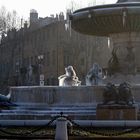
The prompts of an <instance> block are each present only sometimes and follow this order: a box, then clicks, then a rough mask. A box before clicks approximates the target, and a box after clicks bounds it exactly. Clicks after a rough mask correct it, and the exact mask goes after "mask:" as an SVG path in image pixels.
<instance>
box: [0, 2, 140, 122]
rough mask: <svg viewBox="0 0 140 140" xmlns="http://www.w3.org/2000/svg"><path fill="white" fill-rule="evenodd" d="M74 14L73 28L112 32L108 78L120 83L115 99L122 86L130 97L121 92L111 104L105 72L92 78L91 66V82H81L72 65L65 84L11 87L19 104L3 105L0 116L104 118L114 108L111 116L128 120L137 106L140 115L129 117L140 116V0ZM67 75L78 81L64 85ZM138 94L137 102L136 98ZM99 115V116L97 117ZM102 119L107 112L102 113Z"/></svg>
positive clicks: (1, 118)
mask: <svg viewBox="0 0 140 140" xmlns="http://www.w3.org/2000/svg"><path fill="white" fill-rule="evenodd" d="M70 19H71V25H72V28H73V29H74V30H76V31H78V32H80V33H83V34H88V35H97V36H107V37H109V38H110V40H111V41H112V44H113V50H112V57H111V58H110V60H109V62H108V76H107V78H106V79H105V82H104V83H105V84H107V83H108V82H110V83H111V84H112V83H113V84H115V85H114V86H115V88H116V89H117V90H116V95H113V96H111V97H112V99H113V100H114V99H115V98H116V97H117V95H120V94H122V92H120V91H125V93H126V94H127V95H129V96H128V98H127V97H126V96H124V97H123V96H119V97H122V98H120V100H119V104H118V102H117V101H115V103H113V106H111V107H110V106H109V105H110V101H108V99H107V98H106V97H107V96H108V95H109V94H110V89H108V90H106V92H105V89H106V88H107V85H105V84H103V82H102V81H101V80H102V79H101V78H102V77H100V79H98V78H99V77H98V76H99V75H100V73H97V75H96V76H95V79H94V80H95V81H94V84H92V83H91V81H89V79H88V78H90V77H88V76H90V71H89V73H88V75H87V81H88V82H89V84H87V85H80V86H77V85H79V84H80V81H79V80H78V77H77V76H76V74H74V75H69V74H68V73H67V71H66V74H64V75H63V76H62V77H59V79H60V86H25V87H24V86H22V87H11V89H10V91H11V95H12V96H11V101H12V102H13V103H14V104H16V105H17V106H16V107H14V108H13V109H12V110H1V113H0V120H3V119H4V120H6V119H7V120H9V119H10V120H49V119H51V117H52V116H54V115H58V114H59V113H60V112H63V114H64V115H68V116H69V117H71V118H72V119H74V120H86V121H89V120H96V119H100V114H102V113H103V112H107V114H110V115H109V116H107V119H120V120H124V119H126V118H125V117H123V115H124V114H125V116H127V115H128V116H130V113H131V112H133V114H135V115H133V116H132V117H131V116H130V117H129V118H128V119H131V120H136V119H140V118H139V110H138V108H137V106H135V103H136V104H137V105H139V104H140V94H139V91H140V86H139V82H140V76H139V75H138V74H137V63H138V61H139V60H138V56H137V55H136V54H137V52H139V44H140V26H139V24H140V0H133V1H132V0H125V1H123V0H119V1H118V2H117V3H116V4H109V5H100V6H94V7H87V8H84V9H80V10H77V11H75V12H74V13H73V14H72V15H71V16H70ZM71 68H72V67H71ZM93 69H94V68H93ZM91 71H92V70H91ZM94 72H95V71H94ZM98 74H99V75H98ZM73 76H74V77H73ZM63 78H64V79H63ZM66 78H68V79H69V78H70V81H72V82H76V83H74V86H73V83H70V84H68V86H62V85H63V84H61V80H65V79H66ZM73 80H74V81H73ZM97 80H99V81H98V83H97ZM124 82H130V84H131V85H132V87H131V88H130V90H129V88H128V87H129V86H127V84H126V83H124ZM118 84H119V85H120V86H119V87H118ZM75 85H76V86H75ZM109 87H110V86H109ZM130 91H131V92H130ZM130 93H132V94H133V95H131V94H130ZM113 94H114V92H113ZM122 95H124V94H122ZM133 96H134V99H135V103H134V102H132V104H131V101H130V100H132V99H133ZM129 97H130V98H129ZM125 101H128V102H129V101H130V105H129V103H128V104H127V102H126V103H124V105H120V102H125ZM104 103H105V105H104ZM108 104H109V105H108ZM116 106H117V109H116ZM114 107H115V109H116V111H114ZM110 108H111V111H110V110H109V109H110ZM118 109H119V110H118ZM131 114H132V113H131ZM97 116H99V118H96V117H97ZM116 116H119V118H117V117H116ZM109 117H110V118H109ZM101 119H106V118H104V117H103V116H101ZM0 122H1V123H2V121H0ZM89 124H91V123H89Z"/></svg>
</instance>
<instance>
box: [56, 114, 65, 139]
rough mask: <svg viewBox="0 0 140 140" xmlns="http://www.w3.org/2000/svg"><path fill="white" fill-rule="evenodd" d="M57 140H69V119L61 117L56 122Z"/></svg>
mask: <svg viewBox="0 0 140 140" xmlns="http://www.w3.org/2000/svg"><path fill="white" fill-rule="evenodd" d="M55 140H68V131H67V119H66V118H63V117H60V118H58V119H57V121H56V132H55Z"/></svg>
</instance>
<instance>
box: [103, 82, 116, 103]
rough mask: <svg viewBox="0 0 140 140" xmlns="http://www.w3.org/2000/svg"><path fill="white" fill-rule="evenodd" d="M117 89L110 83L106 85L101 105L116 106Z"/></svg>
mask: <svg viewBox="0 0 140 140" xmlns="http://www.w3.org/2000/svg"><path fill="white" fill-rule="evenodd" d="M117 97H118V96H117V88H116V87H115V85H114V84H112V83H107V85H106V87H105V89H104V93H103V104H116V103H117V102H118V101H117Z"/></svg>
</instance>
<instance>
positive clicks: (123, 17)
mask: <svg viewBox="0 0 140 140" xmlns="http://www.w3.org/2000/svg"><path fill="white" fill-rule="evenodd" d="M126 17H127V13H126V10H125V11H123V16H122V21H123V27H125V25H126Z"/></svg>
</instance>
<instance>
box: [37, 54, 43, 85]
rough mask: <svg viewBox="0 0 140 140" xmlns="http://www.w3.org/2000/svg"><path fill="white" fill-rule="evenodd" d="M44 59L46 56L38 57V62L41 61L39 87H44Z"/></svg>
mask: <svg viewBox="0 0 140 140" xmlns="http://www.w3.org/2000/svg"><path fill="white" fill-rule="evenodd" d="M43 59H44V55H43V54H41V55H39V56H38V61H39V85H40V86H44V74H43V68H42V67H43V64H42V61H43Z"/></svg>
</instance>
